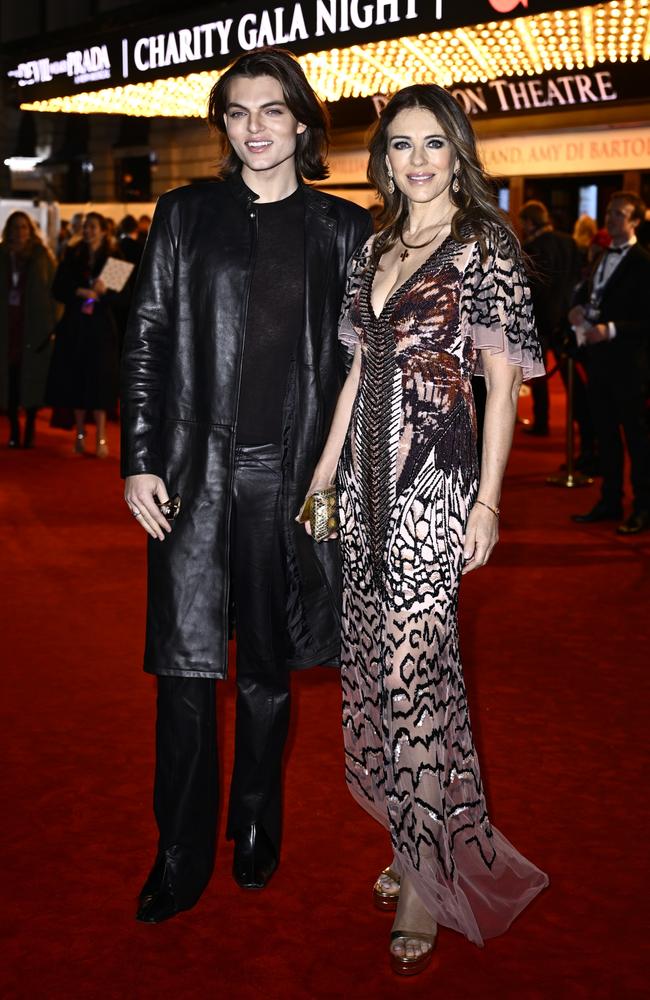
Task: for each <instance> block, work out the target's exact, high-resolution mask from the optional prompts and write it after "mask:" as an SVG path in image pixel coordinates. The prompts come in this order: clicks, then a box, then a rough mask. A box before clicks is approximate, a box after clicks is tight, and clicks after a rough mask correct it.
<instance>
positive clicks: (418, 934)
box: [390, 929, 438, 948]
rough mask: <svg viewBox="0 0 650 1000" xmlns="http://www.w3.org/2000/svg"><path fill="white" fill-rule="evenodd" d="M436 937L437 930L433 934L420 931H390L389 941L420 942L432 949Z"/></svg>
mask: <svg viewBox="0 0 650 1000" xmlns="http://www.w3.org/2000/svg"><path fill="white" fill-rule="evenodd" d="M437 936H438V930H437V929H436V931H435V933H434V934H424V933H423V932H422V931H391V935H390V939H391V942H392V941H397V940H398V939H401V940H403V941H422V942H423V943H424V944H428V945H430V946H431V948H433V946H434V944H435V943H436V938H437Z"/></svg>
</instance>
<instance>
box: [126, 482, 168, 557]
mask: <svg viewBox="0 0 650 1000" xmlns="http://www.w3.org/2000/svg"><path fill="white" fill-rule="evenodd" d="M155 497H157V498H158V500H159V501H160V503H166V502H167V500H169V494H168V493H167V488H166V487H165V484H164V483H163V481H162V479H160V478H159V477H158V476H152V475H150V474H149V473H144V474H143V475H139V476H127V478H126V482H125V484H124V499H125V500H126V502H127V504H128V505H129V508H130V510H131V513H132V514H133V517H134V519H135V520H136V521H137V522H138V524H140V525H141V526H142V527H143V528H144V530H145V531H146V532H147V534H148V535H151V537H152V538H157V539H158V541H160V542H162V541H163V539H164V537H165V535H164V532H165V531H166V532H168V533H169V532H170V531H171V530H172V527H171V524H170V523H169V521H168V520H167V518H166V517H163V515H162V514H161V513H160V510H159V509H158V506H157V504H156V501H155Z"/></svg>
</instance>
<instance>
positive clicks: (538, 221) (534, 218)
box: [519, 201, 551, 229]
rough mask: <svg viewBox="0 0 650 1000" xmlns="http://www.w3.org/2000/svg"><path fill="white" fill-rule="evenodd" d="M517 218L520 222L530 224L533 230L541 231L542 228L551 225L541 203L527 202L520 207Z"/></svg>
mask: <svg viewBox="0 0 650 1000" xmlns="http://www.w3.org/2000/svg"><path fill="white" fill-rule="evenodd" d="M519 218H520V219H521V221H522V222H524V221H525V222H531V223H532V224H533V226H535V229H541V228H542V227H543V226H549V225H550V224H551V217H550V215H549V214H548V209H547V207H546V205H545V204H544V202H542V201H527V202H526V204H525V205H522V206H521V211H520V212H519Z"/></svg>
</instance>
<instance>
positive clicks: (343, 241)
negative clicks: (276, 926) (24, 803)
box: [122, 49, 371, 923]
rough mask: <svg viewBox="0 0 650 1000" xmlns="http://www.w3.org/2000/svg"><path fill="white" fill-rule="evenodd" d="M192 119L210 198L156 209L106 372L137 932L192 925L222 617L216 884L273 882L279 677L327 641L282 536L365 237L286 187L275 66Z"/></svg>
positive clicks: (321, 201)
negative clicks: (136, 573)
mask: <svg viewBox="0 0 650 1000" xmlns="http://www.w3.org/2000/svg"><path fill="white" fill-rule="evenodd" d="M208 118H209V121H210V123H211V124H212V125H213V126H215V127H216V128H217V129H219V130H220V132H221V133H222V135H223V137H224V145H225V156H224V161H223V170H222V176H223V177H224V179H223V180H220V181H215V182H214V183H209V184H201V185H196V186H189V187H185V188H180V189H178V190H176V191H171V192H169V193H168V194H165V195H163V196H162V197H161V198H160V200H159V202H158V207H157V209H156V213H155V217H154V220H153V224H152V228H151V233H150V236H149V240H148V243H147V247H146V250H145V253H144V257H143V259H142V263H141V265H140V274H139V279H138V285H137V288H136V292H135V297H134V303H133V308H132V312H131V317H130V321H129V327H128V331H127V337H126V344H125V356H124V369H123V371H124V375H123V395H122V413H123V448H122V464H123V470H122V471H123V475H124V476H125V477H126V488H125V499H126V501H127V503H128V505H129V507H130V509H131V513H132V514H133V515H134V517H135V518H136V519H137V520H138V522H139V524H140V525H141V526H142V528H143V529H144V530H145V531H146V532H147V533H148V534H149V536H150V539H149V572H148V580H149V593H148V609H147V610H148V614H147V638H146V651H145V670H147V671H148V672H150V673H154V674H157V675H158V718H157V726H156V774H155V788H154V809H155V814H156V820H157V823H158V828H159V832H160V838H159V844H158V854H157V857H156V860H155V863H154V866H153V869H152V871H151V873H150V875H149V877H148V879H147V881H146V882H145V885H144V887H143V889H142V892H141V895H140V905H139V908H138V912H137V917H138V919H139V920H143V921H147V922H151V923H158V922H160V921H162V920H166V919H167V918H169V917H172V916H174V915H175V914H176V913H178V912H179V911H180V910H184V909H188V908H189V907H191V906H193V905H194V904H195V903H196V902H197V900H198V898H199V896H200V895H201V893H202V891H203V889H204V888H205V886H206V884H207V882H208V880H209V878H210V874H211V871H212V866H213V859H214V840H215V826H216V814H217V758H216V743H215V679H218V678H223V677H224V676H225V675H226V668H227V649H228V633H229V619H231V616H233V615H234V621H235V623H236V634H237V688H238V693H237V719H236V734H235V763H234V770H233V777H232V787H231V795H230V804H229V813H228V836H229V837H230V838H233V839H234V841H235V850H234V863H233V875H234V878H235V879H236V881H237V882H238V883H239V885H240V886H242V887H243V888H263V887H264V885H265V884H266V883H267V881H268V879H269V878H270V877H271V875H272V873H273V871H274V870H275V868H276V866H277V863H278V858H279V852H280V836H281V761H282V753H283V749H284V744H285V739H286V734H287V726H288V721H289V684H288V670H289V669H290V668H291V667H305V666H312V665H316V664H319V663H327V662H331V661H332V660H335V659H336V658H337V655H338V641H339V611H338V589H339V586H338V567H337V565H336V551H335V550H334V549H332V548H331V547H330V546H321V547H318V546H317V545H315V544H314V543H313V542H312V540H311V539H310V538H308V537H307V535H306V533H305V531H304V530H303V529H302V528H301V527H300V526H299V525H298V524H296V523H295V520H294V519H295V517H296V513H297V512H298V510H299V508H300V505H301V503H302V501H303V499H304V496H305V493H306V491H307V487H308V486H309V482H310V478H311V475H312V472H313V468H314V466H315V464H316V460H317V458H318V455H319V454H320V450H321V449H322V447H323V444H324V441H325V438H326V436H327V432H328V429H329V424H330V421H331V417H332V414H333V410H334V406H335V404H336V399H337V395H338V390H339V387H340V371H339V364H338V349H337V320H338V314H339V309H340V304H341V300H342V297H343V293H344V288H345V277H346V265H347V261H348V259H349V258H350V256H351V255H352V253H353V252H354V250H355V249H356V247H357V246H358V245H359V244H360V243H361V242H362V241H363V240H365V239H366V238H367V237H368V236H369V234H370V232H371V223H370V217H369V215H368V213H367V212H365V211H364V210H362V209H360V208H358V207H357V206H355V205H353V204H350V203H349V202H345V201H342V200H340V199H337V198H333V197H331V196H329V195H325V194H322V193H320V192H318V191H316V190H314V189H312V188H310V187H307V186H305V185H304V183H303V178H306V179H308V180H321V179H323V178H324V177H326V176H327V170H326V167H325V164H324V155H325V152H326V149H327V119H326V113H325V111H324V109H323V107H322V106H321V104H320V102H319V101H318V99H317V97H316V95H315V94H314V92H313V90H312V89H311V87H310V86H309V84H308V82H307V80H306V78H305V76H304V74H303V72H302V69H301V68H300V65H299V64H298V63H297V61H296V60H294V59H293V57H292V56H290V55H289V54H288V53H286V52H283V51H280V50H277V49H266V50H261V51H259V52H254V53H250V54H247V55H245V56H243V57H241V58H240V59H239V60H238V61H237V62H236V63H235V64H234V65H233V66H232V67H231V68H230V69H229V70H227V71H226V73H225V74H224V75H223V76H222V77H221V78H220V79H219V81H218V83H217V84H216V85H215V87H214V88H213V90H212V93H211V96H210V105H209V115H208ZM172 494H174V495H175V494H178V495H179V496H180V511H179V513H178V516H177V517H176V518H175V519H174V520H173V522H171V521H170V520H168V518H167V517H165V516H164V514H165V512H166V511H169V506H167V505H166V504H167V501H168V500H169V497H170V496H171V495H172ZM156 501H157V502H158V503H157V502H156ZM159 504H162V510H161V508H160V506H159Z"/></svg>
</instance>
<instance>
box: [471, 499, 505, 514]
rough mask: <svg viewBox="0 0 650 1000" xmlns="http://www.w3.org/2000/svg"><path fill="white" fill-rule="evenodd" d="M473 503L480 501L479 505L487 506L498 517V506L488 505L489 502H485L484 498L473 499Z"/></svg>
mask: <svg viewBox="0 0 650 1000" xmlns="http://www.w3.org/2000/svg"><path fill="white" fill-rule="evenodd" d="M474 503H480V505H481V507H487V509H488V510H491V511H492V513H493V514H494V516H495V517H498V516H499V514H500V513H501V511H500V510H499V508H498V507H490V505H489V503H485V501H484V500H475V501H474Z"/></svg>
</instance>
